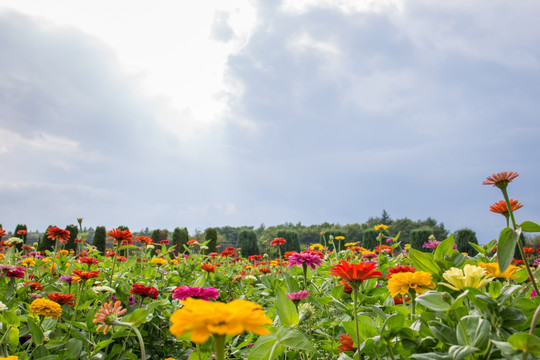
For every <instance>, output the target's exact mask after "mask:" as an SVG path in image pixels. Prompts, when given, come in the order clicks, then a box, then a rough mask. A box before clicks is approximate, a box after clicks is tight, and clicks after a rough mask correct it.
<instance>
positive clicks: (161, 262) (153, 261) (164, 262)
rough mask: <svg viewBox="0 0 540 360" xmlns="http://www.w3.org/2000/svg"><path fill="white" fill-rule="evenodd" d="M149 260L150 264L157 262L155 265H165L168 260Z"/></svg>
mask: <svg viewBox="0 0 540 360" xmlns="http://www.w3.org/2000/svg"><path fill="white" fill-rule="evenodd" d="M150 262H151V263H152V264H157V265H167V264H168V263H169V262H168V261H167V260H165V259H163V258H152V260H150Z"/></svg>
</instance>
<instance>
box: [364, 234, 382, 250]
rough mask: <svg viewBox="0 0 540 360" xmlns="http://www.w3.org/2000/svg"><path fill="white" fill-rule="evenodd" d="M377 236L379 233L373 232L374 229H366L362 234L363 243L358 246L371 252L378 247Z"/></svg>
mask: <svg viewBox="0 0 540 360" xmlns="http://www.w3.org/2000/svg"><path fill="white" fill-rule="evenodd" d="M378 236H379V232H378V231H375V229H367V230H365V231H364V233H363V238H364V241H363V242H362V243H361V244H360V245H361V246H362V247H363V248H366V249H368V250H373V249H375V246H377V245H379V241H378V240H377V237H378Z"/></svg>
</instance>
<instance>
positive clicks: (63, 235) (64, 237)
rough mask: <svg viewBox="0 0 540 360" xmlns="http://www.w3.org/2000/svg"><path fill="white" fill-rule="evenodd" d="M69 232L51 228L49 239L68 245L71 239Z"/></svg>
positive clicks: (55, 227) (48, 234)
mask: <svg viewBox="0 0 540 360" xmlns="http://www.w3.org/2000/svg"><path fill="white" fill-rule="evenodd" d="M69 235H70V233H69V230H64V229H61V228H59V227H57V226H51V227H50V228H48V229H47V237H48V238H49V239H54V240H58V241H60V242H61V243H62V244H65V243H67V241H68V239H69Z"/></svg>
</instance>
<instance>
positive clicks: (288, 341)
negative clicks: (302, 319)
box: [277, 328, 317, 354]
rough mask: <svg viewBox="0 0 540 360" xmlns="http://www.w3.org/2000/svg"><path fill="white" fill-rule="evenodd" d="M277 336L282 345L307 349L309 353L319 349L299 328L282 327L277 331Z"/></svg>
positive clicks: (296, 348) (302, 349)
mask: <svg viewBox="0 0 540 360" xmlns="http://www.w3.org/2000/svg"><path fill="white" fill-rule="evenodd" d="M277 338H278V339H279V341H280V343H281V344H282V345H284V346H286V347H289V348H292V349H295V350H301V351H305V352H307V353H308V354H313V353H315V352H316V351H317V350H316V349H315V347H313V345H311V342H310V341H309V340H308V338H306V336H305V335H304V334H302V333H301V332H300V331H298V330H294V329H285V328H281V329H279V330H278V332H277Z"/></svg>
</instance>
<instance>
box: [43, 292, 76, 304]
mask: <svg viewBox="0 0 540 360" xmlns="http://www.w3.org/2000/svg"><path fill="white" fill-rule="evenodd" d="M47 297H48V298H49V300H52V301H54V302H55V303H58V304H60V305H64V304H67V305H75V295H73V294H61V293H50V294H48V295H47Z"/></svg>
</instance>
